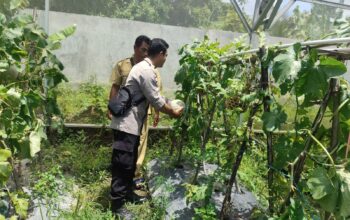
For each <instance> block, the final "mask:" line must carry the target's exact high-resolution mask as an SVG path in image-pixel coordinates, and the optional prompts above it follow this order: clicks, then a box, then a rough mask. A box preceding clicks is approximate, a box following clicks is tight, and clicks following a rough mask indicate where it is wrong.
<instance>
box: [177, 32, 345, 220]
mask: <svg viewBox="0 0 350 220" xmlns="http://www.w3.org/2000/svg"><path fill="white" fill-rule="evenodd" d="M240 49H245V48H244V47H240V45H239V44H236V45H234V46H231V47H226V48H225V47H224V48H220V47H219V45H218V44H217V43H210V42H209V40H208V39H207V38H206V39H204V41H203V42H195V43H194V44H193V45H186V46H185V47H184V48H183V49H182V50H180V55H181V56H182V58H181V60H180V64H181V68H180V70H179V72H178V73H177V75H176V77H175V81H176V82H177V83H178V84H180V85H181V90H179V91H178V92H177V95H178V97H179V98H182V99H184V100H186V109H185V112H184V117H182V119H180V120H178V121H177V122H176V123H175V132H177V133H178V135H179V137H181V138H179V139H178V140H179V141H180V143H177V146H180V148H179V149H180V152H181V149H182V146H183V145H185V146H191V147H192V148H193V149H191V152H193V153H192V154H195V156H196V157H197V158H198V160H197V161H204V160H208V159H210V158H211V157H212V156H211V155H208V154H207V153H208V151H207V147H208V146H216V151H214V152H215V153H216V155H214V157H217V158H218V159H217V160H216V162H217V163H218V164H220V165H221V167H220V168H221V169H219V171H218V172H222V171H224V172H227V168H229V167H232V173H231V178H230V180H229V184H228V185H227V189H226V197H225V200H224V204H223V208H222V212H221V218H223V217H224V216H225V212H226V211H227V210H226V209H227V207H226V206H225V203H227V204H228V203H229V201H230V199H231V198H230V195H231V188H232V184H233V183H234V182H235V180H236V176H237V173H238V172H237V171H238V169H239V167H240V164H241V161H242V157H243V155H244V152H245V151H247V149H248V147H250V148H253V147H257V146H258V147H266V148H267V158H268V162H267V169H268V175H267V179H268V181H267V182H268V184H267V186H268V189H266V190H267V191H268V196H267V197H268V198H267V199H268V204H269V209H268V210H269V212H268V213H266V215H265V217H266V216H270V217H276V218H277V219H280V218H282V219H307V218H316V216H319V217H324V218H326V217H329V216H333V217H334V218H336V219H343V218H347V217H349V213H348V209H346V208H345V207H346V206H347V205H348V204H349V203H350V201H349V196H348V194H349V187H350V185H349V181H348V180H349V177H350V174H349V156H348V151H349V147H348V144H347V142H348V136H349V132H350V129H349V118H350V109H349V107H350V106H349V84H348V82H346V81H345V80H344V79H343V78H341V76H342V75H343V74H345V73H346V71H347V69H346V66H345V65H344V63H343V62H341V61H339V60H337V59H335V58H332V57H328V56H324V55H319V54H318V51H317V50H316V49H310V48H303V47H302V46H301V44H299V43H296V44H294V45H293V46H291V47H289V48H287V49H280V48H274V47H271V48H268V49H265V48H261V49H260V51H259V53H257V54H242V53H236V54H237V55H236V56H227V53H228V52H229V51H230V52H239V50H240ZM223 57H230V58H228V59H227V58H226V59H223ZM334 82H338V86H335V87H333V86H332V85H333V83H334ZM286 99H288V100H292V102H291V103H293V108H292V109H293V110H294V111H293V114H291V113H290V109H291V106H286V105H285V104H284V103H285V101H284V100H286ZM337 103H338V104H337ZM317 109H318V110H317ZM315 110H317V111H316V112H315ZM324 118H326V119H330V121H331V124H330V123H329V122H327V121H326V120H324ZM237 119H239V120H238V121H239V122H238V123H237ZM254 121H255V123H254ZM254 124H256V125H258V126H259V125H260V124H261V127H262V129H263V132H264V133H265V137H266V142H265V143H264V141H261V140H258V138H256V137H254V134H253V132H252V130H253V125H254ZM286 128H287V129H288V130H289V131H287V132H280V130H283V129H286ZM272 134H274V136H273V135H272ZM276 135H277V136H276ZM259 139H261V138H259ZM235 145H239V146H240V147H239V150H238V152H237V150H235V149H234V148H232V147H231V146H235ZM206 146H207V147H206ZM223 146H224V147H223ZM256 150H258V151H259V150H261V148H258V149H256ZM233 154H236V155H235V156H236V160H235V161H233V160H232V159H230V158H233ZM223 158H225V159H223ZM264 158H265V157H264ZM212 161H213V160H212ZM232 164H233V165H232ZM199 167H200V166H199V163H198V164H197V172H196V173H198V169H199ZM202 167H203V168H204V173H205V163H203V166H202ZM217 174H218V173H216V175H217ZM261 175H263V176H266V174H265V173H261ZM219 176H220V175H219ZM221 176H222V175H221ZM193 183H195V182H193ZM188 186H191V185H188ZM191 187H192V186H191ZM192 188H193V187H192ZM208 196H209V197H210V196H211V193H207V194H206V196H205V198H203V199H204V200H205V201H208V198H207V197H208ZM197 214H198V213H197Z"/></svg>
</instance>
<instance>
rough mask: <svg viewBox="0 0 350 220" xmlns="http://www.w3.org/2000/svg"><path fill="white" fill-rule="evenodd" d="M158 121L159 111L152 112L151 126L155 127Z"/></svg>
mask: <svg viewBox="0 0 350 220" xmlns="http://www.w3.org/2000/svg"><path fill="white" fill-rule="evenodd" d="M158 123H159V111H155V112H154V117H153V127H157V126H158Z"/></svg>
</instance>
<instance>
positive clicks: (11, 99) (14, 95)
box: [6, 88, 21, 107]
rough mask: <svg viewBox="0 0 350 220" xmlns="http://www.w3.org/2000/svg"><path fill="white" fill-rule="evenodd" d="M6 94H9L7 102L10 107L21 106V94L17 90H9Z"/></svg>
mask: <svg viewBox="0 0 350 220" xmlns="http://www.w3.org/2000/svg"><path fill="white" fill-rule="evenodd" d="M6 94H7V99H6V101H7V102H8V103H9V104H10V105H12V106H13V107H17V106H19V104H20V102H21V94H20V93H19V92H18V91H16V89H15V88H11V89H9V90H8V91H7V93H6Z"/></svg>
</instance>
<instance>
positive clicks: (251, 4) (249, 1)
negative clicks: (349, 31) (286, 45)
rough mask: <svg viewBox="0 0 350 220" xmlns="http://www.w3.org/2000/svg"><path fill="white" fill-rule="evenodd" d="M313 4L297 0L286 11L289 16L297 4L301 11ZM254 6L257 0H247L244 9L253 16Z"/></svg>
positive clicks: (347, 1)
mask: <svg viewBox="0 0 350 220" xmlns="http://www.w3.org/2000/svg"><path fill="white" fill-rule="evenodd" d="M222 1H223V2H230V0H222ZM328 1H333V2H340V1H341V0H328ZM288 2H289V0H283V3H282V5H281V8H283V7H284V6H285V5H286V4H287V3H288ZM344 3H345V4H350V0H344ZM312 5H313V4H312V3H306V2H301V1H297V2H296V3H294V4H293V6H292V7H291V8H290V9H289V11H288V12H287V13H286V15H287V16H288V15H290V14H291V13H292V12H293V10H294V9H295V8H296V7H297V6H299V8H300V9H301V11H310V9H311V8H312ZM254 6H255V0H247V3H246V4H245V5H244V7H243V8H242V9H243V10H244V12H245V13H246V14H248V15H249V16H251V17H252V16H253V13H254ZM344 14H345V15H346V16H349V15H350V11H349V10H345V12H344Z"/></svg>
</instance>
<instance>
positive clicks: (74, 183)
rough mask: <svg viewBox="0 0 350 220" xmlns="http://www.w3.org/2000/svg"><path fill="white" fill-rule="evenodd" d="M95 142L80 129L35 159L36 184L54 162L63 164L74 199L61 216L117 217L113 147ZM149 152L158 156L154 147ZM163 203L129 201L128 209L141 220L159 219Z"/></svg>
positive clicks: (163, 208)
mask: <svg viewBox="0 0 350 220" xmlns="http://www.w3.org/2000/svg"><path fill="white" fill-rule="evenodd" d="M95 143H96V142H91V141H90V139H89V138H88V137H87V136H86V134H85V133H83V132H80V133H78V134H74V135H70V136H66V137H64V138H62V139H61V141H60V142H59V143H58V144H57V145H56V146H48V147H44V148H43V149H42V150H41V152H40V154H39V156H38V157H36V158H34V160H33V163H32V167H31V169H32V170H33V173H34V174H35V175H33V176H32V182H33V184H34V183H37V182H38V181H39V182H40V178H42V176H43V175H42V174H43V173H44V174H45V173H46V172H50V170H51V167H52V165H53V164H56V165H60V170H61V171H62V173H63V174H64V178H63V179H61V181H65V184H66V191H67V192H68V193H69V194H72V195H73V198H74V199H75V200H74V201H75V202H74V204H72V205H71V209H70V210H61V211H60V212H59V213H60V216H59V217H58V219H72V220H73V219H79V220H80V219H82V220H85V219H86V220H91V219H98V220H109V219H114V217H113V215H112V213H111V211H110V199H109V190H110V181H111V177H110V175H111V174H110V172H109V171H108V167H109V165H110V159H111V153H112V149H111V147H110V146H103V145H102V146H101V145H96V144H95ZM159 144H160V143H157V144H155V145H153V146H159ZM163 147H164V146H163ZM149 154H150V155H155V153H153V149H151V150H149ZM45 176H47V175H45ZM45 178H46V177H45ZM50 178H51V177H50ZM41 182H43V181H42V180H41ZM48 199H50V198H48ZM164 205H165V203H164V201H161V200H157V199H156V200H152V201H148V202H145V203H143V204H140V205H135V204H130V203H128V204H126V208H127V209H128V210H129V211H130V212H131V213H132V215H133V216H139V217H140V219H145V220H158V219H163V216H164V215H165V207H164Z"/></svg>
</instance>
